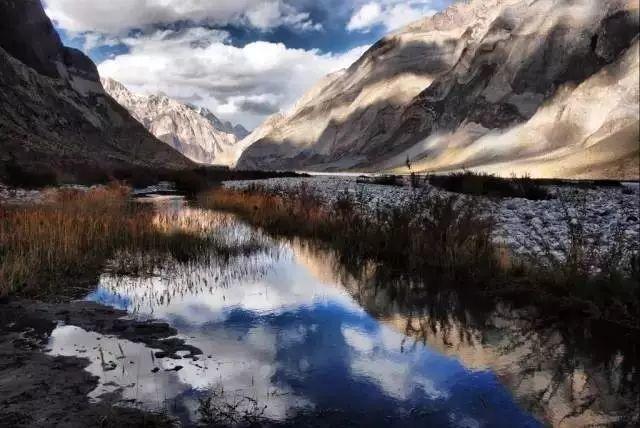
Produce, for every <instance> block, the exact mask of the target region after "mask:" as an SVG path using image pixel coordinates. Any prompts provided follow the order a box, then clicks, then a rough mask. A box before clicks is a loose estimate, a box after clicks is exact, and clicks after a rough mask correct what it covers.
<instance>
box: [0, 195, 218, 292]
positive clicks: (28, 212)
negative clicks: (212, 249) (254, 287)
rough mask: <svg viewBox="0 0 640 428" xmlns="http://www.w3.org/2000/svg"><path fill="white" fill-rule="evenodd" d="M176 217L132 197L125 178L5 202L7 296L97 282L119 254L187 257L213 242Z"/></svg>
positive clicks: (2, 288)
mask: <svg viewBox="0 0 640 428" xmlns="http://www.w3.org/2000/svg"><path fill="white" fill-rule="evenodd" d="M168 223H171V219H168V218H166V216H161V215H158V214H157V213H155V212H154V210H153V208H152V207H150V206H146V205H141V204H136V203H131V200H130V197H129V189H128V188H127V187H124V186H121V185H118V184H111V185H108V186H105V187H100V188H96V189H92V190H90V191H87V192H82V191H73V190H58V191H55V192H53V193H52V195H50V197H49V200H48V201H47V202H45V203H43V204H37V205H28V206H0V295H6V294H9V293H14V292H20V293H22V294H27V295H41V294H51V293H58V292H62V291H63V290H64V291H65V292H66V291H69V290H68V289H69V288H73V287H77V286H82V285H88V284H91V282H92V281H95V279H96V278H97V276H98V274H99V272H100V270H101V269H102V268H103V267H104V266H105V264H106V263H107V261H108V260H109V259H111V258H112V257H113V256H114V255H115V254H119V255H120V256H121V257H120V259H121V260H122V259H123V257H122V254H125V257H124V258H125V259H126V254H129V253H140V252H148V253H152V254H164V255H170V256H173V257H174V258H176V259H178V260H180V261H186V260H189V259H191V258H194V257H198V256H199V255H201V254H202V253H203V252H204V250H205V249H206V247H208V246H210V245H212V243H213V242H212V239H211V237H210V236H208V235H206V234H203V233H201V232H202V231H200V230H198V231H191V230H189V229H188V228H186V227H172V226H168V225H167V224H168ZM149 260H156V261H157V262H160V261H161V260H162V257H155V258H154V257H151V258H150V259H149ZM120 268H121V267H120ZM145 268H146V267H145Z"/></svg>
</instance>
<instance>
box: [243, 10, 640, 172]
mask: <svg viewBox="0 0 640 428" xmlns="http://www.w3.org/2000/svg"><path fill="white" fill-rule="evenodd" d="M638 31H639V19H638V2H637V1H633V0H600V1H593V0H556V1H543V0H537V1H531V0H470V1H468V2H458V3H456V4H454V5H453V6H451V7H450V8H449V9H447V10H445V11H443V12H442V13H439V14H437V15H435V16H433V17H429V18H425V19H423V20H422V21H419V22H416V23H414V24H412V25H409V26H408V27H406V28H404V29H401V30H399V31H397V32H395V33H393V34H390V35H388V36H387V37H385V38H384V39H382V40H381V41H379V42H378V43H376V44H375V45H374V46H373V47H371V48H370V49H369V50H368V51H367V52H366V53H365V54H364V55H363V56H362V57H361V58H360V59H359V60H358V61H357V62H356V63H354V64H353V65H352V66H351V67H349V68H348V69H346V70H343V71H340V72H338V73H335V74H332V75H330V76H327V77H326V78H325V79H324V80H323V81H321V82H320V83H318V85H317V86H316V87H315V88H313V89H312V90H311V91H310V92H309V93H307V94H306V95H305V96H304V97H303V98H302V99H301V100H300V101H299V102H298V103H297V105H296V106H295V107H294V108H293V109H292V110H291V111H290V112H289V113H287V114H278V115H276V116H273V117H271V118H269V119H268V120H267V121H266V122H265V123H264V124H262V125H261V126H260V127H258V128H257V129H256V130H255V131H254V132H253V133H252V134H251V135H249V136H248V137H247V138H246V139H245V140H244V141H243V144H246V145H248V146H249V147H248V148H247V149H246V150H245V152H244V153H243V154H242V156H241V158H240V160H239V162H238V167H240V168H260V169H305V170H322V171H332V170H333V171H340V170H361V171H380V170H391V171H400V172H406V171H407V170H408V168H407V166H406V163H407V159H408V160H409V163H410V164H411V166H412V170H413V171H436V172H446V171H452V170H457V169H475V170H482V171H488V172H493V173H499V174H502V175H508V174H511V173H515V174H526V173H528V174H531V175H534V176H540V177H574V178H580V177H582V178H634V179H635V178H638V177H639V176H640V171H639V168H640V167H639V145H640V143H639V117H640V111H639V108H640V107H639V105H638V97H639V91H638V81H639V58H638V50H639V46H638Z"/></svg>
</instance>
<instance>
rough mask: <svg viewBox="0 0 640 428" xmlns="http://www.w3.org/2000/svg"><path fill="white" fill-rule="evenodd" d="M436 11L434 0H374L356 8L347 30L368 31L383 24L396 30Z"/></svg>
mask: <svg viewBox="0 0 640 428" xmlns="http://www.w3.org/2000/svg"><path fill="white" fill-rule="evenodd" d="M434 13H436V10H435V8H434V5H433V1H432V0H418V1H413V2H411V1H410V2H406V1H402V0H382V1H373V2H369V3H366V4H364V5H362V6H361V7H360V8H358V9H356V10H355V11H354V13H353V15H352V16H351V19H350V20H349V22H348V23H347V30H349V31H362V32H368V31H370V30H371V29H372V28H374V27H376V26H379V25H382V26H384V27H385V28H386V29H387V30H396V29H398V28H401V27H403V26H405V25H407V24H409V23H411V22H413V21H417V20H418V19H421V18H423V17H425V16H431V15H433V14H434Z"/></svg>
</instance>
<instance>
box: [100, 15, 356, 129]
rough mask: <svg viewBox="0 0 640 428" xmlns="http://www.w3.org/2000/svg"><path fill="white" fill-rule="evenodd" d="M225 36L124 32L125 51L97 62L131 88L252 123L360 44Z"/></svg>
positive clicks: (351, 56) (346, 61)
mask: <svg viewBox="0 0 640 428" xmlns="http://www.w3.org/2000/svg"><path fill="white" fill-rule="evenodd" d="M227 38H228V34H227V33H226V32H224V31H219V30H211V29H207V28H203V27H194V28H190V29H187V30H181V31H172V30H163V31H156V32H154V33H151V34H147V35H142V36H138V37H126V38H123V39H121V42H122V43H123V44H125V45H126V46H127V47H128V48H129V49H130V52H129V53H127V54H123V55H119V56H116V57H115V58H112V59H108V60H106V61H104V62H102V63H101V64H99V66H98V69H99V71H100V74H101V75H102V76H104V77H111V78H114V79H116V80H118V81H120V82H122V83H124V84H125V85H127V86H128V87H130V88H131V89H132V90H134V91H138V92H146V93H157V92H164V93H166V94H167V95H169V96H170V97H174V98H177V99H182V100H192V101H194V102H195V103H197V104H199V105H203V106H205V107H208V108H209V109H211V110H212V111H213V112H214V113H218V114H220V115H221V116H222V117H224V118H225V119H227V120H232V121H235V122H240V123H242V124H244V125H245V126H249V127H255V126H257V125H258V124H259V123H260V122H261V121H262V120H263V119H264V118H265V117H266V116H267V115H268V114H270V113H272V112H274V111H277V110H287V109H288V108H290V107H291V106H292V105H293V103H294V102H295V101H296V100H297V99H298V98H299V97H300V96H301V95H303V94H304V92H306V91H307V90H308V89H309V88H310V87H311V86H312V85H313V84H314V83H315V82H316V81H318V80H319V79H320V78H322V77H323V76H325V75H326V74H328V73H331V72H334V71H336V70H338V69H341V68H344V67H347V66H349V65H350V64H351V63H353V62H354V61H355V60H356V59H357V58H358V57H359V56H360V55H361V54H362V53H363V52H364V50H365V49H366V47H365V46H363V47H359V48H356V49H353V50H351V51H349V52H346V53H343V54H323V53H321V52H320V51H317V50H304V49H291V48H288V47H286V46H285V45H284V44H282V43H271V42H264V41H257V42H253V43H249V44H247V45H245V46H244V47H235V46H232V45H229V44H227V43H225V42H226V40H227Z"/></svg>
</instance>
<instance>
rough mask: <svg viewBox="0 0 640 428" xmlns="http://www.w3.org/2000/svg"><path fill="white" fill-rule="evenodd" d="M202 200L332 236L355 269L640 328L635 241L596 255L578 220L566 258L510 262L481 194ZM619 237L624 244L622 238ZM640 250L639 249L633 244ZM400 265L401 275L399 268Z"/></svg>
mask: <svg viewBox="0 0 640 428" xmlns="http://www.w3.org/2000/svg"><path fill="white" fill-rule="evenodd" d="M201 202H202V204H203V205H204V206H206V207H209V208H214V209H222V210H230V211H233V212H235V213H237V214H239V215H240V216H241V217H243V218H245V219H247V220H248V221H249V222H250V223H252V224H254V225H256V226H259V227H262V228H264V229H265V230H266V231H268V232H271V233H275V234H279V235H282V236H303V237H308V238H313V239H317V240H320V241H323V242H325V243H328V244H329V245H330V246H331V247H332V248H334V249H336V250H337V254H338V255H339V258H340V261H341V262H342V263H344V264H345V265H346V266H347V267H348V268H354V267H356V268H357V267H358V266H360V267H362V266H366V265H367V264H368V262H370V261H373V262H375V263H377V264H378V265H379V266H381V267H383V268H384V269H385V271H386V272H389V273H390V274H391V275H397V276H401V277H413V278H417V279H419V280H421V282H423V283H425V284H427V285H428V284H429V283H431V284H433V283H437V284H440V285H445V284H446V285H449V286H455V287H461V286H462V287H470V288H471V289H474V290H483V291H490V292H491V293H497V294H499V295H501V296H504V297H508V296H512V297H514V298H517V299H519V298H520V297H524V296H527V298H526V299H527V301H528V302H529V303H536V302H537V303H540V306H541V307H545V306H549V308H554V310H560V309H563V310H564V312H565V313H571V314H576V313H577V314H582V315H584V314H586V315H587V316H589V317H591V318H597V319H606V320H608V321H612V322H615V323H617V324H620V325H624V326H629V327H633V328H640V285H639V284H640V276H639V273H638V272H640V265H639V263H640V259H639V257H638V251H637V245H636V246H635V247H629V246H621V245H614V246H613V247H612V248H610V249H608V250H607V251H605V252H596V251H595V246H596V245H597V241H593V240H589V239H587V238H588V237H587V236H585V234H584V232H583V230H582V228H581V226H580V223H577V224H574V223H575V221H573V220H570V219H569V218H567V222H568V224H569V225H570V229H569V230H570V234H569V238H570V239H569V243H568V244H567V248H566V251H565V256H564V257H562V258H555V257H553V254H552V252H551V251H547V252H546V253H543V254H532V255H531V257H528V258H526V259H521V258H518V259H513V258H511V257H510V256H509V254H508V253H507V252H506V251H505V248H503V247H500V245H498V244H495V243H494V242H492V239H491V231H492V225H493V224H492V219H491V218H489V217H487V216H485V215H484V214H482V213H483V212H484V210H483V209H482V207H481V206H479V205H478V202H477V200H476V199H474V198H468V197H465V196H444V197H442V196H438V195H434V194H430V193H428V192H427V193H424V192H423V193H417V194H416V195H415V197H414V199H413V200H412V201H410V202H409V203H408V204H407V205H405V206H404V207H402V208H396V209H391V210H388V209H379V210H376V211H375V212H373V213H372V214H371V213H370V214H366V212H369V211H370V210H368V209H361V208H360V205H361V204H363V202H362V201H360V200H358V197H357V195H356V196H352V195H350V194H343V195H339V197H338V198H337V199H336V200H335V202H333V203H327V202H325V201H323V200H322V199H320V198H318V197H316V196H315V195H314V194H313V193H312V192H311V191H310V190H309V189H308V188H307V187H305V186H304V185H302V186H301V187H299V188H297V189H294V190H289V191H286V190H277V191H273V190H267V189H264V188H261V187H252V188H248V189H246V190H243V191H240V190H230V189H224V188H220V189H216V190H212V191H210V192H208V193H206V194H204V195H201ZM615 241H616V242H623V241H622V239H621V237H616V238H615ZM634 248H635V249H634ZM394 272H395V273H394Z"/></svg>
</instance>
